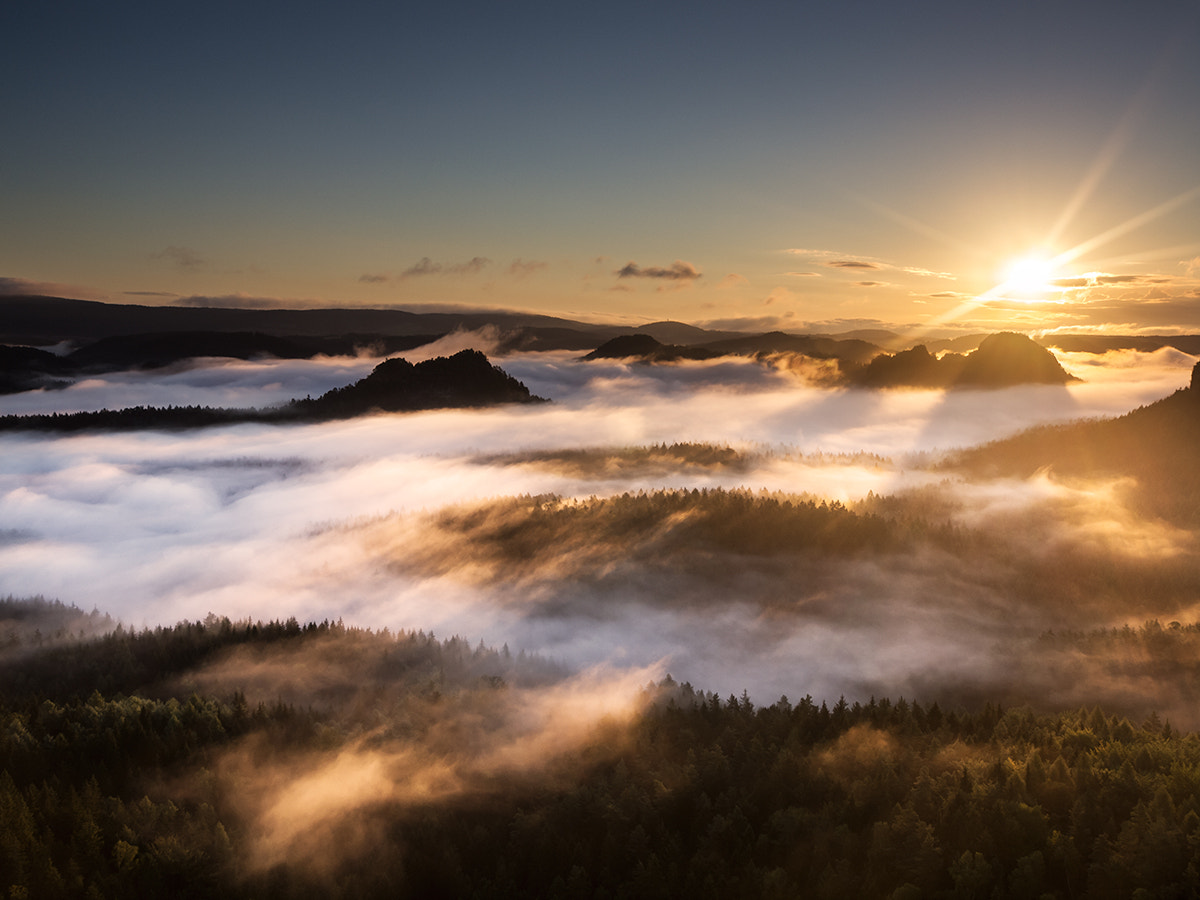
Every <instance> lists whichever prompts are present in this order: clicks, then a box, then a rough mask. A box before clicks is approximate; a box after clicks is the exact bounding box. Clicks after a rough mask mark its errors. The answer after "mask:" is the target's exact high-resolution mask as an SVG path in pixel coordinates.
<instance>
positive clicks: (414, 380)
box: [0, 350, 545, 432]
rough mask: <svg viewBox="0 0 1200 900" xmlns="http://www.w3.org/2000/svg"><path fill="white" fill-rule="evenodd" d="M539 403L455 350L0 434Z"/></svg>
mask: <svg viewBox="0 0 1200 900" xmlns="http://www.w3.org/2000/svg"><path fill="white" fill-rule="evenodd" d="M538 402H545V401H544V400H543V399H542V398H541V397H535V396H533V395H532V394H530V393H529V389H528V388H527V387H525V385H523V384H522V383H521V382H519V381H517V380H516V379H515V378H513V377H512V376H511V375H509V374H508V373H506V372H504V371H503V370H502V369H499V368H497V367H496V366H493V365H492V364H491V363H489V362H488V360H487V357H486V356H484V355H483V354H482V353H480V352H479V351H478V350H463V351H461V352H459V353H456V354H454V356H451V357H449V358H446V357H437V358H436V359H428V360H425V361H424V362H420V363H417V364H416V365H413V364H412V363H409V362H408V361H407V360H404V359H388V360H384V361H383V362H382V363H380V364H379V365H378V366H376V367H375V369H374V370H373V371H372V372H371V374H370V375H368V376H367V377H366V378H363V379H360V380H359V381H356V382H355V383H354V384H352V385H349V386H347V387H344V388H335V389H334V390H332V391H329V392H327V393H325V394H322V395H321V396H320V397H318V398H316V399H315V400H314V399H312V398H305V399H303V400H293V401H291V402H290V403H288V404H286V405H284V406H280V407H275V408H272V409H214V408H212V407H200V406H188V407H183V406H172V407H166V408H162V407H141V406H139V407H133V408H128V409H117V410H108V409H104V410H100V411H99V412H79V413H67V414H62V415H60V414H57V413H56V414H52V415H33V416H3V417H0V431H51V432H75V431H130V430H139V429H147V428H172V429H174V428H204V427H208V426H212V425H237V424H243V423H250V422H256V423H265V424H276V425H286V424H293V423H310V422H324V421H329V420H332V419H345V418H351V417H353V416H360V415H365V414H367V413H370V412H376V411H379V412H409V411H415V410H422V409H443V408H461V407H482V406H494V405H497V404H502V403H538Z"/></svg>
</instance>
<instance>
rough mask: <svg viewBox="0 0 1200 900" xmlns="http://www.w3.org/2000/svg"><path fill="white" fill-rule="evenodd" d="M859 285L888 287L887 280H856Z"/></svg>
mask: <svg viewBox="0 0 1200 900" xmlns="http://www.w3.org/2000/svg"><path fill="white" fill-rule="evenodd" d="M854 283H855V284H856V285H858V286H859V287H886V286H887V282H886V281H856V282H854Z"/></svg>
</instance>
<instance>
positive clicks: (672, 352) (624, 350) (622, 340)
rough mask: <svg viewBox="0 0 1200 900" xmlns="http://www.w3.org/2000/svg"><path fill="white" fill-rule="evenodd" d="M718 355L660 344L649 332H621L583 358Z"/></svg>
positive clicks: (649, 359)
mask: <svg viewBox="0 0 1200 900" xmlns="http://www.w3.org/2000/svg"><path fill="white" fill-rule="evenodd" d="M720 355H721V354H719V353H716V352H714V351H712V350H708V349H705V348H703V347H680V346H678V345H675V344H662V343H659V341H657V340H656V339H655V338H654V337H652V336H651V335H649V334H622V335H619V336H618V337H615V338H613V339H612V340H609V341H605V342H604V343H603V344H601V345H600V346H599V347H597V348H596V349H595V350H593V351H592V352H591V353H589V354H588V355H587V356H585V357H584V359H587V360H596V359H640V360H642V361H644V362H676V361H678V360H681V359H712V358H713V357H716V356H720Z"/></svg>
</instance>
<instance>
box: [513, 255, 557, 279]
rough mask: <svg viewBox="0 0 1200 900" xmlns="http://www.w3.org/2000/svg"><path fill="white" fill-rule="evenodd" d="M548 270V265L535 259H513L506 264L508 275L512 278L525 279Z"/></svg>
mask: <svg viewBox="0 0 1200 900" xmlns="http://www.w3.org/2000/svg"><path fill="white" fill-rule="evenodd" d="M548 268H550V264H549V263H544V262H541V261H540V260H536V259H514V260H513V261H512V262H511V263H509V264H508V274H509V275H512V276H513V277H514V278H526V277H528V276H530V275H536V274H537V273H538V272H541V271H544V270H545V269H548Z"/></svg>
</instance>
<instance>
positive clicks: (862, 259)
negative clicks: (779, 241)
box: [785, 248, 955, 281]
mask: <svg viewBox="0 0 1200 900" xmlns="http://www.w3.org/2000/svg"><path fill="white" fill-rule="evenodd" d="M785 252H786V253H788V254H790V255H792V256H801V257H804V258H805V259H808V260H809V261H811V262H813V263H816V264H817V265H821V266H825V267H826V268H829V269H879V270H891V271H895V272H903V273H904V274H906V275H915V276H917V277H918V278H941V279H946V280H949V281H954V280H955V276H954V275H953V274H952V273H950V272H938V271H935V270H933V269H927V268H925V267H924V266H900V265H896V264H895V263H891V262H888V261H886V260H882V259H877V258H876V257H873V256H863V255H861V254H856V253H844V252H842V251H840V250H812V249H805V248H794V249H791V250H787V251H785ZM787 274H789V275H815V274H816V273H814V272H788V273H787Z"/></svg>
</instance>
